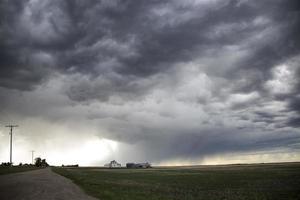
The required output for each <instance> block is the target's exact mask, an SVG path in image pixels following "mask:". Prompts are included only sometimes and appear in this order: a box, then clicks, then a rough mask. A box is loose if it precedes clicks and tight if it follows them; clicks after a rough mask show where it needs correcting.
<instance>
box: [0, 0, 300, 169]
mask: <svg viewBox="0 0 300 200" xmlns="http://www.w3.org/2000/svg"><path fill="white" fill-rule="evenodd" d="M299 4H300V3H299V1H297V0H257V1H253V0H251V1H250V0H249V1H248V0H184V1H183V0H169V1H164V0H136V1H134V0H98V1H97V0H26V1H25V0H24V1H20V0H1V2H0V125H1V128H0V162H7V161H9V134H8V131H9V130H8V129H7V128H5V127H4V126H5V125H7V124H18V125H19V128H17V129H15V132H14V154H13V161H14V162H15V163H19V162H30V161H31V153H30V150H35V155H36V156H42V157H43V158H46V159H47V160H48V162H49V163H50V164H55V165H60V164H76V163H79V164H80V165H102V164H104V163H106V162H108V161H110V160H111V159H116V160H117V161H119V162H121V163H122V164H125V163H126V162H143V161H149V162H151V163H154V164H161V165H171V164H172V165H180V164H222V163H248V162H277V161H300V129H299V128H300V78H299V77H300V48H299V47H300V37H299V33H300V6H299Z"/></svg>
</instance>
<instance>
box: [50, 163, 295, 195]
mask: <svg viewBox="0 0 300 200" xmlns="http://www.w3.org/2000/svg"><path fill="white" fill-rule="evenodd" d="M52 170H53V171H55V172H57V173H59V174H61V175H63V176H65V177H67V178H69V179H71V180H73V182H74V183H76V184H77V185H79V186H80V187H81V188H82V189H83V190H85V192H87V193H88V194H89V195H91V196H94V197H96V198H99V199H102V200H115V199H116V200H167V199H171V200H172V199H174V200H175V199H180V200H181V199H186V200H196V199H197V200H199V199H227V200H230V199H232V200H234V199H239V200H241V199H245V200H246V199H249V200H250V199H251V200H253V199H257V200H260V199H261V200H267V199H270V200H271V199H272V200H276V199H278V200H279V199H280V200H282V199H291V200H296V199H300V192H299V188H300V163H277V164H249V165H223V166H193V167H156V168H151V169H125V168H121V169H104V168H92V167H90V168H89V167H87V168H58V167H55V168H52Z"/></svg>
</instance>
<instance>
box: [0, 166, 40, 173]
mask: <svg viewBox="0 0 300 200" xmlns="http://www.w3.org/2000/svg"><path fill="white" fill-rule="evenodd" d="M35 169H38V168H37V167H35V166H28V167H25V166H22V167H19V166H13V167H8V166H7V167H2V166H0V175H3V174H10V173H16V172H25V171H29V170H35Z"/></svg>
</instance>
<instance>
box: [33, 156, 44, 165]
mask: <svg viewBox="0 0 300 200" xmlns="http://www.w3.org/2000/svg"><path fill="white" fill-rule="evenodd" d="M34 160H35V163H34V165H35V166H36V167H41V166H42V159H41V158H40V157H37V158H35V159H34Z"/></svg>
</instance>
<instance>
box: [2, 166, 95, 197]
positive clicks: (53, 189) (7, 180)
mask: <svg viewBox="0 0 300 200" xmlns="http://www.w3.org/2000/svg"><path fill="white" fill-rule="evenodd" d="M0 199H1V200H96V199H95V198H93V197H90V196H88V195H86V194H85V193H84V192H83V191H82V190H81V189H80V188H79V187H78V186H77V185H75V184H74V183H72V181H70V180H69V179H67V178H65V177H62V176H60V175H58V174H56V173H54V172H52V171H51V169H50V168H46V169H40V170H33V171H28V172H22V173H15V174H8V175H1V176H0Z"/></svg>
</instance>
